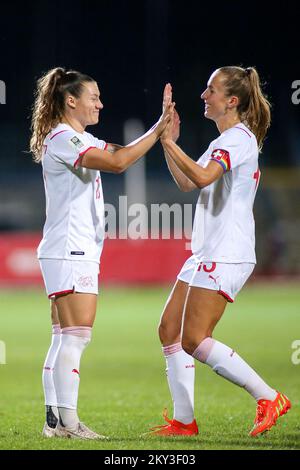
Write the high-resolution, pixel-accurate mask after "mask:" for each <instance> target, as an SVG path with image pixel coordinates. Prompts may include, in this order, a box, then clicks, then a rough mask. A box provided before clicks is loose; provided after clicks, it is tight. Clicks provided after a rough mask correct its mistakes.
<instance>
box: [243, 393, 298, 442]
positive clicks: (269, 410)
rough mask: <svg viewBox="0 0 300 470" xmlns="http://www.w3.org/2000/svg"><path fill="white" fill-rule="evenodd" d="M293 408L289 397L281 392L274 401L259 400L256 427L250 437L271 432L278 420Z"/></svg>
mask: <svg viewBox="0 0 300 470" xmlns="http://www.w3.org/2000/svg"><path fill="white" fill-rule="evenodd" d="M291 406H292V405H291V402H290V400H289V399H288V397H286V396H285V395H283V393H279V392H278V393H277V396H276V398H275V400H273V401H271V400H264V399H262V400H258V402H257V409H256V416H255V421H254V426H253V429H252V430H251V432H250V433H249V435H250V436H257V435H258V434H262V433H263V432H266V431H269V430H270V429H271V427H272V426H274V425H275V424H276V421H277V419H278V418H279V417H280V416H282V415H284V414H285V413H287V412H288V411H289V409H290V408H291Z"/></svg>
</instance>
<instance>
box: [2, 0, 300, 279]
mask: <svg viewBox="0 0 300 470" xmlns="http://www.w3.org/2000/svg"><path fill="white" fill-rule="evenodd" d="M295 5H296V4H295V2H277V3H274V4H272V6H271V5H270V4H268V3H267V2H239V1H231V2H209V3H208V2H207V3H205V2H197V1H186V2H182V1H174V0H160V1H159V0H144V1H130V0H129V1H122V0H120V1H109V0H102V1H80V0H73V1H61V2H59V1H32V2H30V3H27V2H23V3H16V2H2V3H1V6H0V16H1V29H0V44H1V64H0V80H3V81H4V82H5V84H6V104H5V105H0V152H1V173H0V230H1V232H0V233H1V234H2V235H3V234H7V233H10V232H11V231H13V232H16V231H21V232H22V233H24V232H30V233H31V232H37V233H40V230H41V228H42V225H43V222H44V194H43V186H42V178H41V169H40V167H39V166H38V165H36V164H34V163H33V162H32V159H31V157H30V155H29V154H28V153H26V151H28V144H29V137H30V129H29V128H30V108H31V105H32V102H33V92H34V87H35V81H36V79H37V78H38V77H40V76H41V74H42V73H44V72H46V71H47V70H49V69H50V68H52V67H55V66H64V67H66V68H73V69H78V70H80V71H83V72H85V73H87V74H90V75H91V76H93V77H94V78H95V79H96V80H97V82H98V84H99V87H100V91H101V96H102V99H103V103H104V110H103V111H102V113H101V121H100V124H99V125H98V126H97V127H94V128H90V129H88V130H90V132H92V133H94V134H95V135H97V136H98V137H100V138H103V139H105V140H108V141H112V142H117V143H123V142H124V137H123V124H124V122H125V120H126V119H129V118H138V119H140V120H141V121H142V122H143V124H144V126H145V128H148V127H149V126H151V125H152V124H153V123H154V122H155V120H156V119H157V118H158V117H159V115H160V110H161V95H162V90H163V87H164V84H165V83H166V82H171V83H172V85H173V90H174V99H175V101H176V103H177V109H178V111H179V113H180V116H181V120H182V128H181V137H180V140H179V145H181V146H182V147H183V148H184V150H185V151H186V152H187V153H189V155H191V156H192V157H193V158H197V157H198V156H199V155H201V153H203V151H204V150H205V149H206V148H207V145H208V143H209V142H210V141H211V140H212V139H213V138H215V137H216V136H217V129H216V127H215V125H214V123H212V122H210V121H207V120H205V119H204V118H203V103H202V101H201V99H200V94H201V92H202V91H203V89H204V88H205V86H206V82H207V80H208V78H209V75H210V74H211V73H212V71H213V70H214V69H215V68H217V67H219V66H222V65H228V64H231V65H242V66H251V65H254V66H256V67H257V69H258V71H259V73H260V75H261V78H262V79H263V81H264V82H266V86H265V91H266V92H267V95H268V97H269V99H270V101H271V103H272V106H273V122H272V127H271V129H270V131H269V133H268V138H267V140H266V143H265V146H264V150H263V154H262V156H261V159H260V166H261V169H262V174H263V177H262V181H261V185H260V189H259V192H258V196H257V201H256V206H255V211H256V220H257V250H258V254H259V264H258V272H262V273H264V274H278V273H279V274H295V273H296V274H297V273H299V272H300V254H299V253H300V249H299V248H300V245H299V242H298V236H297V233H298V232H299V229H300V214H299V204H298V200H299V189H300V183H299V176H300V173H299V167H300V150H299V148H300V134H299V124H300V119H299V117H300V104H299V105H295V104H293V103H292V93H293V92H294V91H295V90H293V89H292V83H293V82H294V81H295V80H297V79H298V80H300V67H299V61H298V59H297V57H298V53H297V45H298V44H299V37H298V36H299V35H298V26H299V25H298V22H299V20H298V18H297V14H296V10H295ZM146 170H147V204H148V205H150V204H151V203H163V202H167V203H169V204H172V203H174V202H179V203H182V204H183V203H193V204H194V203H195V201H196V198H197V195H196V194H195V193H191V194H188V195H187V194H181V193H180V192H179V191H178V190H177V188H176V186H175V185H174V184H173V182H172V181H171V178H170V176H169V174H168V171H167V168H166V165H165V163H164V159H163V157H162V152H161V149H160V146H159V145H156V147H155V148H154V149H152V150H151V152H149V155H148V156H147V158H146ZM103 185H104V196H105V200H106V201H108V202H112V203H113V204H115V205H117V201H118V199H117V198H118V195H120V194H124V176H123V175H122V176H115V175H109V174H106V175H104V177H103ZM108 246H109V245H108V244H107V248H108ZM184 256H185V255H184Z"/></svg>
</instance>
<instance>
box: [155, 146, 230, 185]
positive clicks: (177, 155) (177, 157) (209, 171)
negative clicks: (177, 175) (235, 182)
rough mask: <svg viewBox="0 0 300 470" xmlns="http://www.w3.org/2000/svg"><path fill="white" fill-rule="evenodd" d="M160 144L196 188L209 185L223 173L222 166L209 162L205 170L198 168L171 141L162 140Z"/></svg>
mask: <svg viewBox="0 0 300 470" xmlns="http://www.w3.org/2000/svg"><path fill="white" fill-rule="evenodd" d="M162 144H163V147H164V149H165V150H166V152H167V153H168V155H169V156H170V158H171V159H172V160H173V161H174V162H175V164H176V165H177V166H178V168H179V169H180V170H181V171H182V173H184V175H186V176H187V178H188V179H189V180H191V181H192V183H194V185H195V186H197V187H198V188H204V187H205V186H208V185H210V184H211V183H213V182H214V181H216V180H217V179H219V178H221V176H222V175H223V173H224V171H223V168H222V166H221V165H220V164H219V163H217V162H214V161H210V162H209V164H208V165H207V167H205V168H203V167H201V166H199V165H198V164H197V163H196V162H195V161H194V160H192V159H191V158H190V157H189V156H188V155H187V154H186V153H184V152H183V150H181V148H180V147H178V145H177V144H176V143H175V142H173V140H172V139H163V140H162Z"/></svg>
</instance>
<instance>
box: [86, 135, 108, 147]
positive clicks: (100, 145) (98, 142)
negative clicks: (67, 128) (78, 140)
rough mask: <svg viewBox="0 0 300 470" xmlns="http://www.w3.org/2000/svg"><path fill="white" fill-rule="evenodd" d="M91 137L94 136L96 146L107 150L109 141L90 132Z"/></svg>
mask: <svg viewBox="0 0 300 470" xmlns="http://www.w3.org/2000/svg"><path fill="white" fill-rule="evenodd" d="M89 135H90V137H92V139H93V141H94V144H95V147H97V149H100V150H106V148H107V143H106V142H105V141H104V140H100V139H97V137H94V136H93V135H92V134H89Z"/></svg>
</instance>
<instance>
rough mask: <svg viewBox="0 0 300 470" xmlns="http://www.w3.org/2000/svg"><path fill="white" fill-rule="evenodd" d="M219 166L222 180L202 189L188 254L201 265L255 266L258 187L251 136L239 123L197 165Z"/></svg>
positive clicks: (224, 133) (225, 133)
mask: <svg viewBox="0 0 300 470" xmlns="http://www.w3.org/2000/svg"><path fill="white" fill-rule="evenodd" d="M210 160H213V161H217V162H218V163H220V165H221V166H222V168H223V170H224V175H223V176H222V178H220V179H218V180H217V181H214V182H213V183H212V184H210V185H209V186H207V187H205V188H203V189H201V190H200V195H199V199H198V202H197V206H196V212H195V218H194V225H193V234H192V252H193V254H194V255H195V256H196V257H197V258H198V259H199V261H215V262H220V263H221V262H222V263H244V262H246V263H256V256H255V224H254V217H253V203H254V198H255V194H256V189H257V185H258V182H259V177H260V171H259V168H258V146H257V140H256V137H255V135H254V134H253V133H252V132H251V131H250V130H249V129H248V128H247V127H246V126H245V125H244V124H241V123H240V124H237V125H236V126H234V127H231V128H230V129H227V130H226V131H224V132H223V133H222V134H221V135H220V136H219V137H218V138H217V139H216V140H214V141H213V142H211V144H210V145H209V147H208V149H207V150H206V152H205V153H204V154H203V155H202V156H201V157H200V159H199V160H198V162H197V163H198V164H199V165H201V166H202V167H205V166H207V165H208V163H209V161H210Z"/></svg>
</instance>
